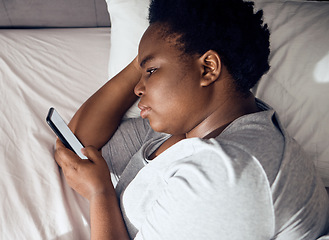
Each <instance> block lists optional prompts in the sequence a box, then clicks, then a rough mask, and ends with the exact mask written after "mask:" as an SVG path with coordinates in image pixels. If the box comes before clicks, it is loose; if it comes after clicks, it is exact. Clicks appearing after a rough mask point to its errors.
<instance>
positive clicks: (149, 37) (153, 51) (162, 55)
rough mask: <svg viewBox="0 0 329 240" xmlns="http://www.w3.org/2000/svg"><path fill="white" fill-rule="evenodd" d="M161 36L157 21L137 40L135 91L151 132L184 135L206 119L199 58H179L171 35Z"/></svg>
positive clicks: (205, 103) (206, 99)
mask: <svg viewBox="0 0 329 240" xmlns="http://www.w3.org/2000/svg"><path fill="white" fill-rule="evenodd" d="M163 36H164V32H163V31H161V24H154V25H151V26H150V27H149V28H148V29H147V31H146V32H145V34H144V36H143V38H142V40H141V42H140V45H139V54H138V62H139V64H140V67H141V71H142V78H141V80H140V82H139V83H138V84H137V85H136V87H135V93H136V95H138V96H139V97H140V98H141V99H140V103H139V108H140V109H141V110H142V111H141V116H142V117H143V118H147V119H148V120H149V121H150V125H151V127H152V128H153V129H154V130H155V131H157V132H165V133H169V134H172V135H178V134H185V133H188V132H189V131H190V130H192V129H193V128H194V127H196V126H197V125H198V124H199V123H200V122H201V121H202V120H204V119H205V118H206V114H207V113H206V108H207V101H208V96H209V95H208V94H209V91H207V90H205V88H204V87H202V86H201V84H200V79H201V77H202V69H201V68H202V66H201V65H200V64H199V57H198V56H190V57H182V52H181V51H180V50H179V48H178V47H177V46H176V45H175V38H174V37H172V38H165V39H164V38H163Z"/></svg>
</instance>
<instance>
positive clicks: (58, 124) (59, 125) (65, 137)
mask: <svg viewBox="0 0 329 240" xmlns="http://www.w3.org/2000/svg"><path fill="white" fill-rule="evenodd" d="M46 121H47V123H48V125H49V126H50V128H51V129H52V130H53V131H54V132H55V134H56V135H57V137H58V138H59V139H60V140H61V141H62V143H63V144H64V145H65V147H67V148H69V149H71V150H72V151H73V152H75V153H76V154H77V155H78V156H79V157H80V158H82V159H87V157H86V156H84V155H83V154H82V153H81V148H83V145H82V143H81V142H80V141H79V139H78V138H77V137H76V136H75V135H74V134H73V132H72V131H71V129H70V128H69V127H68V126H67V124H66V123H65V122H64V120H63V118H62V117H61V116H60V115H59V114H58V112H57V111H56V110H55V109H54V108H50V109H49V112H48V115H47V118H46Z"/></svg>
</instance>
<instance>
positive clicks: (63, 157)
mask: <svg viewBox="0 0 329 240" xmlns="http://www.w3.org/2000/svg"><path fill="white" fill-rule="evenodd" d="M55 154H56V155H57V156H56V158H55V159H56V161H57V163H58V165H59V166H60V167H62V168H63V167H65V166H71V167H73V168H75V169H76V168H77V166H78V165H79V163H80V162H82V160H81V158H79V156H78V155H76V154H75V153H74V152H72V151H71V150H70V149H68V148H66V147H59V148H58V149H57V150H56V153H55Z"/></svg>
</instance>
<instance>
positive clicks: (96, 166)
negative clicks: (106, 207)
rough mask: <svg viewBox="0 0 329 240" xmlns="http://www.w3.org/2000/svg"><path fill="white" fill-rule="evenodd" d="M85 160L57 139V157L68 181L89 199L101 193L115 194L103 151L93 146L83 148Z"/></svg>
mask: <svg viewBox="0 0 329 240" xmlns="http://www.w3.org/2000/svg"><path fill="white" fill-rule="evenodd" d="M82 153H83V154H84V155H85V156H86V157H87V158H88V159H87V160H83V159H81V158H79V156H78V155H76V154H75V153H74V152H72V151H71V150H69V149H67V148H66V147H65V146H64V145H63V144H62V142H61V141H60V140H59V139H57V142H56V152H55V159H56V162H57V163H58V165H59V166H60V167H61V168H62V170H63V173H64V176H65V178H66V181H67V183H68V184H69V185H70V186H71V187H72V188H73V189H74V190H75V191H76V192H78V193H79V194H80V195H82V196H83V197H85V198H86V199H88V200H89V201H90V200H91V199H92V198H93V197H95V196H97V195H99V194H103V195H111V194H114V195H115V192H114V188H113V185H112V182H111V177H110V173H109V170H108V167H107V164H106V162H105V160H104V158H103V157H102V155H101V153H100V152H99V151H98V150H97V149H96V148H95V147H93V146H88V147H86V148H84V149H82Z"/></svg>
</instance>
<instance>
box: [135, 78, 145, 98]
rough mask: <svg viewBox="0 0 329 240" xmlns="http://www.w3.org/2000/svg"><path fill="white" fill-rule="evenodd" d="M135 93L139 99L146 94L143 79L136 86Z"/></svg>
mask: <svg viewBox="0 0 329 240" xmlns="http://www.w3.org/2000/svg"><path fill="white" fill-rule="evenodd" d="M134 92H135V94H136V95H137V96H138V97H141V96H143V95H144V92H145V86H144V83H143V79H142V78H141V79H140V80H139V82H138V83H137V84H136V86H135V88H134Z"/></svg>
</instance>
